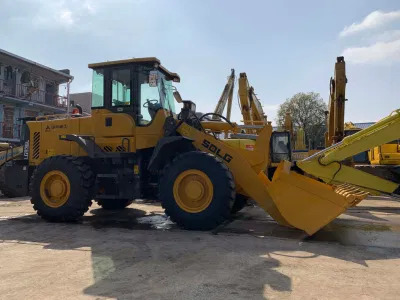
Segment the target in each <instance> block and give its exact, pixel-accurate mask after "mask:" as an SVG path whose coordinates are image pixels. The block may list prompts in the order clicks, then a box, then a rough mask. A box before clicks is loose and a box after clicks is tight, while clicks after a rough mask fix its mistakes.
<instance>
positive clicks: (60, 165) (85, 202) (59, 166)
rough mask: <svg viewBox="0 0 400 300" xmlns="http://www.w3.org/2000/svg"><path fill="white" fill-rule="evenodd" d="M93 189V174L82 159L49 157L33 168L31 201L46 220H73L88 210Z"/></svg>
mask: <svg viewBox="0 0 400 300" xmlns="http://www.w3.org/2000/svg"><path fill="white" fill-rule="evenodd" d="M93 192H94V174H93V172H92V171H91V169H90V167H89V165H87V164H86V163H85V162H84V160H83V158H80V157H73V156H52V157H50V158H48V159H46V160H44V161H43V162H42V163H41V164H40V165H39V166H38V167H37V168H36V170H35V172H34V174H33V178H32V180H31V196H32V199H31V202H32V204H33V208H34V209H35V210H36V212H37V214H38V215H39V216H41V217H42V218H43V219H46V220H49V221H58V222H60V221H75V220H77V219H79V218H80V217H81V216H83V214H84V213H85V212H87V211H88V209H89V207H90V205H91V204H92V198H93Z"/></svg>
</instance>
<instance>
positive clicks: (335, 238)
mask: <svg viewBox="0 0 400 300" xmlns="http://www.w3.org/2000/svg"><path fill="white" fill-rule="evenodd" d="M0 242H1V243H0V278H1V280H0V298H1V299H265V298H268V299H271V298H276V299H282V298H296V299H373V298H374V299H375V298H385V299H398V297H399V294H400V270H399V269H400V202H399V201H398V200H397V201H396V200H395V199H391V198H370V199H369V200H365V201H363V202H362V203H361V205H360V206H359V207H357V208H354V209H352V210H351V211H349V212H348V213H347V214H345V215H343V216H341V217H340V218H339V219H337V220H335V221H334V222H333V223H332V224H330V225H328V226H327V227H326V228H324V229H323V230H321V231H320V232H318V233H317V234H316V235H315V236H313V237H312V238H307V237H306V236H305V234H303V233H302V232H300V231H297V230H294V229H288V228H283V227H280V226H278V225H276V224H275V223H274V222H273V221H272V220H271V219H270V218H268V217H267V216H266V215H265V214H264V213H263V211H262V210H260V209H259V208H257V207H246V208H245V209H244V210H243V212H241V213H240V214H239V215H238V216H237V218H235V220H233V221H232V222H230V223H227V224H225V225H224V226H221V227H220V228H218V229H216V230H215V231H214V232H189V231H183V230H180V229H179V228H177V227H176V226H175V225H174V224H171V223H170V222H169V221H168V220H166V219H165V217H164V215H163V212H162V210H161V209H160V207H159V206H158V205H157V204H154V203H139V204H133V205H131V206H130V207H129V208H127V209H126V210H124V211H120V212H111V213H110V212H107V211H104V210H102V209H99V208H98V207H97V206H96V205H93V207H92V209H91V210H90V211H89V213H88V214H87V215H86V216H85V217H84V219H83V220H82V222H81V223H78V224H54V223H47V222H45V221H43V220H41V219H40V218H39V217H37V216H36V215H35V213H34V212H33V210H32V208H31V205H30V203H29V200H28V198H20V199H6V198H2V199H0Z"/></svg>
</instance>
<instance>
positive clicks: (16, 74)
mask: <svg viewBox="0 0 400 300" xmlns="http://www.w3.org/2000/svg"><path fill="white" fill-rule="evenodd" d="M14 62H15V65H13V64H11V62H10V61H8V59H7V57H3V56H1V55H0V141H6V142H17V141H18V140H19V138H20V131H21V128H20V127H21V125H20V124H21V122H20V121H19V119H20V118H23V117H26V116H38V115H43V114H55V113H64V112H66V101H65V106H64V107H60V104H59V101H58V100H59V96H58V92H59V84H58V83H57V82H58V81H56V80H60V77H58V79H55V78H54V79H53V78H51V76H52V75H51V74H52V73H49V72H48V73H47V75H45V76H47V77H46V78H44V77H43V76H40V75H39V74H40V72H42V69H43V68H42V67H40V66H36V65H35V66H29V65H26V62H25V61H24V59H21V60H18V61H17V60H15V59H14ZM8 66H11V67H12V79H10V78H8V79H6V76H5V75H6V69H7V67H8ZM23 72H29V74H30V79H31V80H33V81H34V86H32V84H31V83H30V81H29V82H25V83H24V82H22V81H21V79H22V75H23ZM36 72H39V73H36ZM67 81H68V79H67V78H66V79H65V81H64V82H67ZM46 84H51V85H53V86H54V88H52V93H51V92H49V90H46ZM11 116H12V117H11Z"/></svg>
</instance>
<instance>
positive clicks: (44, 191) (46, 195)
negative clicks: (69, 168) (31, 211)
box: [40, 171, 71, 208]
mask: <svg viewBox="0 0 400 300" xmlns="http://www.w3.org/2000/svg"><path fill="white" fill-rule="evenodd" d="M70 193H71V189H70V183H69V179H68V177H67V175H65V174H64V173H63V172H61V171H50V172H48V173H47V174H46V175H45V176H44V177H43V179H42V181H41V183H40V196H41V198H42V200H43V202H44V203H45V204H46V205H47V206H49V207H53V208H57V207H60V206H63V205H64V204H65V203H66V202H67V200H68V198H69V195H70Z"/></svg>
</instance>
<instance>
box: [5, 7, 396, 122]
mask: <svg viewBox="0 0 400 300" xmlns="http://www.w3.org/2000/svg"><path fill="white" fill-rule="evenodd" d="M0 4H1V10H2V16H1V18H0V48H1V49H4V50H7V51H9V52H12V53H15V54H17V55H20V56H23V57H26V58H28V59H31V60H34V61H37V62H39V63H41V64H44V65H47V66H49V67H52V68H55V69H65V68H68V69H70V70H71V74H72V75H73V76H74V81H73V82H72V84H71V92H87V91H90V90H91V71H90V70H89V69H88V67H87V65H88V64H89V63H94V62H102V61H107V60H118V59H127V58H132V57H145V56H156V57H158V58H159V59H160V60H161V63H162V64H163V65H164V66H165V67H166V68H167V69H169V70H170V71H172V72H177V73H178V74H179V75H180V77H181V83H178V84H176V86H177V88H178V90H179V91H180V93H181V95H182V98H183V99H188V100H192V101H194V102H195V103H196V104H197V110H198V111H201V112H204V113H205V112H212V111H213V110H214V108H215V105H216V103H217V101H218V99H219V97H220V94H221V93H222V90H223V88H224V85H225V84H226V80H227V76H228V75H229V74H230V70H231V68H234V69H235V70H236V74H237V75H238V74H239V73H240V72H246V73H247V77H248V79H249V81H250V84H251V85H252V86H254V89H255V92H256V94H257V95H258V97H259V98H260V99H261V102H262V104H263V106H264V110H265V112H266V114H267V115H268V118H269V120H271V121H273V123H275V119H276V112H277V109H278V107H279V104H281V103H282V102H284V101H285V100H286V99H287V98H290V97H291V96H293V95H294V94H296V93H298V92H305V93H307V92H317V93H320V95H321V96H322V98H323V99H324V101H325V102H328V99H329V98H328V97H329V78H330V77H331V76H333V70H334V63H335V61H336V57H337V56H341V55H343V56H344V57H345V61H346V68H347V77H348V85H347V90H346V91H347V93H346V98H347V99H348V102H346V116H345V119H346V121H352V122H368V121H377V120H379V119H380V118H382V117H384V116H386V115H388V114H389V113H390V112H391V111H393V110H394V109H397V108H400V84H399V79H400V2H399V1H398V0H393V1H385V0H381V1H372V0H371V1H368V0H364V1H361V0H353V1H320V0H315V1H311V0H310V1H308V0H304V1H289V0H282V1H263V0H259V1H256V0H254V1H251V0H249V1H243V0H230V1H228V0H220V1H212V0H202V1H185V0H168V1H167V0H165V1H162V0H154V1H145V0H129V1H128V0H113V1H112V0H108V1H105V0H70V1H62V0H47V1H45V0H0ZM232 119H233V120H234V121H240V120H241V116H240V112H239V109H238V105H237V98H236V97H235V99H234V106H233V112H232Z"/></svg>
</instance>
